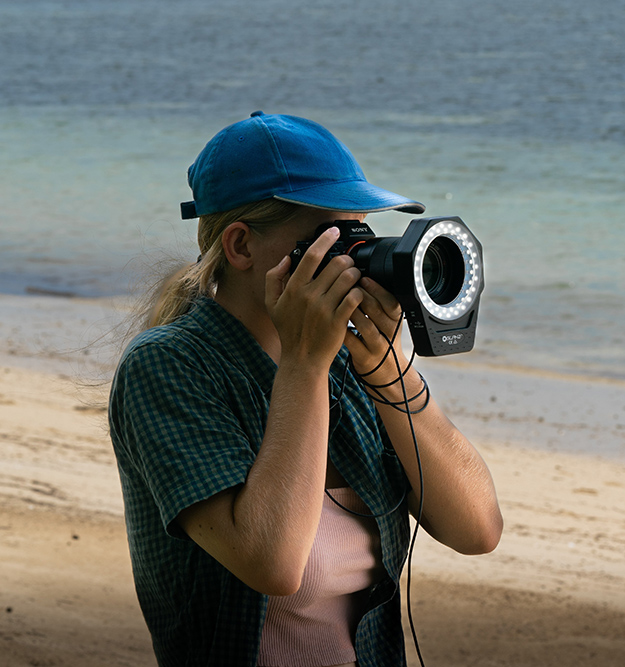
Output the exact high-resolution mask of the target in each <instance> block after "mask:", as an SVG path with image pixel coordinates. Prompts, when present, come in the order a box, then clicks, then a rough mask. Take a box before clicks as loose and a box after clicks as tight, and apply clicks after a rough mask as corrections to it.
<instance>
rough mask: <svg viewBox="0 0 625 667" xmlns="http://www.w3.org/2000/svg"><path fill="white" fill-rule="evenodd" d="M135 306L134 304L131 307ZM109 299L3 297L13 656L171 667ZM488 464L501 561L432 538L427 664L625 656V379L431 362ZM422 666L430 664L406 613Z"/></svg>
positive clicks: (3, 586)
mask: <svg viewBox="0 0 625 667" xmlns="http://www.w3.org/2000/svg"><path fill="white" fill-rule="evenodd" d="M121 309H122V311H123V307H122V308H121ZM119 312H120V306H119V304H117V305H115V304H112V303H111V302H108V301H104V300H102V301H80V300H74V299H61V298H51V297H42V296H39V297H35V296H31V297H16V296H15V297H13V296H7V295H0V498H1V502H0V665H2V666H5V665H6V667H26V666H44V665H45V666H46V667H48V666H67V667H104V666H105V665H106V666H107V667H112V666H126V665H127V666H129V667H130V666H133V667H137V666H154V665H155V664H156V663H155V660H154V658H153V656H152V654H151V650H150V639H149V636H148V633H147V630H146V629H145V626H144V624H143V620H142V617H141V614H140V611H139V608H138V604H137V602H136V599H135V594H134V589H133V583H132V576H131V572H130V562H129V556H128V550H127V545H126V538H125V530H124V522H123V506H122V500H121V491H120V486H119V480H118V477H117V470H116V466H115V460H114V456H113V453H112V450H111V447H110V443H109V440H108V436H107V432H106V419H105V411H104V410H103V408H102V406H101V401H102V398H103V397H104V396H105V395H106V384H103V385H101V386H100V387H98V388H95V389H88V388H86V385H85V383H84V379H85V378H86V377H87V376H94V375H99V376H102V377H106V374H107V372H109V370H110V359H111V354H112V352H111V350H110V349H109V348H107V347H106V346H101V347H91V348H85V347H83V346H84V345H85V344H86V343H88V342H89V341H90V340H93V339H95V338H96V337H97V336H98V335H99V332H103V331H106V330H107V329H110V327H111V326H112V323H114V321H116V319H118V318H119ZM420 368H421V369H422V370H423V373H424V375H426V376H427V377H428V380H429V382H430V385H431V387H432V390H433V392H434V394H435V395H436V396H437V398H438V400H439V401H440V402H441V404H442V405H443V406H444V407H445V408H446V409H447V411H448V413H449V414H450V416H451V418H452V419H453V420H454V421H455V422H456V423H457V424H458V425H459V426H460V427H461V428H462V429H463V430H464V431H465V432H466V433H467V434H468V435H469V437H470V438H471V439H472V441H473V442H474V443H475V444H476V446H477V447H478V449H479V451H480V452H481V454H482V455H483V457H484V458H485V459H486V461H487V463H488V464H489V466H490V468H491V471H492V473H493V476H494V478H495V482H496V485H497V488H498V492H499V498H500V503H501V507H502V511H503V514H504V518H505V522H506V527H505V531H504V535H503V538H502V541H501V544H500V545H499V547H498V548H497V549H496V550H495V551H494V552H493V553H492V554H489V555H487V556H479V557H466V556H460V555H457V554H455V553H453V552H451V551H450V550H449V549H446V548H445V547H442V546H441V545H439V544H437V543H435V542H434V541H433V540H431V539H430V538H429V537H428V536H427V535H426V534H425V533H422V532H420V533H419V535H418V539H417V546H416V550H415V554H414V558H413V562H412V576H413V580H412V591H411V604H412V609H413V614H414V620H415V625H416V629H417V633H418V636H419V642H420V647H421V651H422V654H423V658H424V661H425V664H426V665H428V667H433V666H436V667H452V666H453V667H456V666H458V667H459V666H461V665H462V666H469V665H470V666H491V665H492V666H497V665H502V666H508V665H509V666H515V667H521V666H523V667H525V666H528V667H529V666H530V665H532V666H535V665H541V666H545V667H550V666H552V665H553V666H556V665H557V666H558V667H562V666H563V665H566V666H567V667H574V666H576V665H580V666H581V665H598V666H600V667H609V666H615V667H616V666H619V667H620V666H622V665H623V664H625V407H624V406H625V383H621V382H617V381H606V380H602V379H599V378H597V379H590V378H575V377H570V376H558V375H554V374H542V373H538V372H536V371H527V370H524V369H521V368H493V367H489V366H487V365H484V364H483V363H481V362H479V361H467V360H463V359H461V358H458V359H446V360H427V361H422V360H420ZM406 636H407V647H408V651H409V655H410V661H409V664H410V665H411V667H412V666H416V665H418V661H417V658H416V655H415V650H414V646H413V644H412V639H411V637H410V631H409V628H408V623H407V621H406Z"/></svg>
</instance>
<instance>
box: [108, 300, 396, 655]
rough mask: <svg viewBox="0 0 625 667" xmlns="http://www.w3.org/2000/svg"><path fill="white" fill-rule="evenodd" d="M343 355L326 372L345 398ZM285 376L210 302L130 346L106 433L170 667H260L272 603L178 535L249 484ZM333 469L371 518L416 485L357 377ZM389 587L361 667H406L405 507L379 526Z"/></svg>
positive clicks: (335, 421)
mask: <svg viewBox="0 0 625 667" xmlns="http://www.w3.org/2000/svg"><path fill="white" fill-rule="evenodd" d="M346 358H347V352H346V350H342V351H341V353H340V354H339V355H338V356H337V359H336V360H335V362H334V364H333V365H332V369H331V372H330V390H331V393H332V395H333V397H336V396H338V395H339V387H340V385H341V379H342V377H343V372H344V369H345V363H346ZM275 372H276V365H275V364H274V362H273V361H272V360H271V359H270V358H269V356H268V355H267V354H266V353H265V352H264V351H263V350H262V348H261V347H260V346H259V345H258V343H257V342H256V340H255V339H254V338H253V337H252V336H251V334H250V333H249V332H248V331H247V330H246V329H245V328H244V327H243V326H242V325H241V324H240V322H238V320H236V319H235V318H234V317H232V316H231V315H230V314H229V313H227V312H226V311H225V310H224V309H222V308H221V307H220V306H218V305H217V304H216V303H214V302H213V301H212V300H210V299H208V298H201V299H199V300H198V302H197V303H196V305H195V306H194V308H193V309H192V310H191V312H190V313H188V314H187V315H185V316H183V317H181V318H179V319H178V320H177V321H176V322H174V323H173V324H169V325H167V326H163V327H155V328H153V329H149V330H148V331H145V332H144V333H142V334H141V335H139V336H138V337H137V338H135V340H134V341H132V343H131V344H130V345H129V346H128V348H127V349H126V351H125V352H124V354H123V356H122V359H121V361H120V364H119V367H118V369H117V373H116V375H115V379H114V381H113V386H112V390H111V397H110V406H109V422H110V429H111V439H112V442H113V446H114V449H115V454H116V456H117V462H118V467H119V473H120V478H121V483H122V490H123V494H124V503H125V508H126V524H127V532H128V541H129V545H130V554H131V558H132V566H133V572H134V578H135V585H136V590H137V595H138V598H139V602H140V604H141V608H142V611H143V614H144V616H145V620H146V622H147V625H148V627H149V629H150V632H151V634H152V640H153V644H154V650H155V653H156V656H157V659H158V662H159V665H161V666H162V667H181V666H183V665H184V666H187V667H208V666H215V667H238V666H241V667H243V666H250V667H252V666H254V665H256V660H257V654H258V648H259V644H260V637H261V632H262V627H263V622H264V615H265V610H266V605H267V598H266V596H264V595H261V594H260V593H257V592H256V591H254V590H252V589H250V588H249V587H248V586H246V585H245V584H243V583H242V582H241V581H239V580H238V579H237V578H236V577H234V576H233V575H232V574H231V573H230V572H229V571H228V570H227V569H225V568H224V567H223V566H222V565H220V564H219V563H218V562H217V561H216V560H214V559H213V558H212V557H211V556H210V555H208V554H207V553H206V552H205V551H203V550H202V549H201V548H199V547H198V546H197V545H196V544H195V543H194V542H192V541H191V540H190V539H188V538H187V536H186V535H185V534H184V533H183V532H182V531H181V530H180V528H179V527H178V525H177V523H176V517H177V516H178V514H179V513H180V512H181V510H183V509H184V508H186V507H189V506H190V505H192V504H194V503H196V502H198V501H201V500H204V499H206V498H209V497H211V496H212V495H214V494H216V493H218V492H220V491H222V490H224V489H227V488H230V487H233V486H235V485H237V484H242V483H244V482H245V479H246V476H247V473H248V471H249V469H250V467H251V466H252V464H253V463H254V459H255V456H256V454H257V452H258V449H259V447H260V445H261V442H262V439H263V432H264V429H265V424H266V420H267V414H268V409H269V401H270V398H271V388H272V383H273V379H274V376H275ZM329 452H330V457H331V459H332V461H333V462H334V464H335V465H336V467H337V468H338V470H339V471H340V472H341V474H342V475H343V476H344V477H345V479H346V480H347V482H348V484H350V486H352V488H353V489H354V490H355V491H356V492H357V493H358V494H359V496H360V497H361V498H362V499H363V501H364V502H365V503H366V504H367V505H368V507H369V509H370V510H371V512H372V513H373V514H382V513H384V512H387V511H388V510H389V509H390V508H392V507H394V506H395V505H396V504H397V503H398V502H399V499H401V497H402V496H403V495H405V490H406V488H407V480H406V478H405V475H404V472H403V469H402V467H401V465H400V463H399V461H398V459H397V457H396V455H395V454H394V452H393V449H392V446H391V445H390V443H389V442H388V436H387V435H386V432H385V431H384V428H383V426H382V424H381V422H380V420H379V418H378V416H377V412H376V410H375V407H374V405H373V404H372V402H371V401H370V400H369V399H368V398H367V396H366V395H365V394H364V393H363V391H362V390H361V388H360V387H359V386H358V385H357V383H356V381H355V380H354V378H353V377H352V375H351V374H350V373H349V372H348V373H347V378H346V383H345V389H344V392H343V394H342V396H341V397H340V401H339V402H338V404H337V405H335V406H334V407H333V409H332V411H331V427H330V442H329ZM378 526H379V529H380V535H381V539H382V557H383V562H384V565H385V568H386V576H385V578H384V579H383V580H382V581H381V582H380V583H378V584H377V585H376V586H375V587H374V588H373V589H372V590H371V594H370V604H369V611H368V612H367V613H366V614H365V616H364V617H363V619H362V621H361V623H360V625H359V627H358V631H357V637H356V653H357V656H358V664H359V667H384V666H388V667H398V666H401V665H403V664H405V654H404V639H403V633H402V628H401V622H400V605H399V585H398V581H399V576H400V572H401V569H402V566H403V563H404V560H405V557H406V552H407V546H408V540H409V524H408V512H407V503H406V502H405V501H404V502H403V503H402V505H401V506H400V508H399V509H398V510H397V511H395V512H393V513H391V514H390V515H389V516H386V517H382V518H379V519H378Z"/></svg>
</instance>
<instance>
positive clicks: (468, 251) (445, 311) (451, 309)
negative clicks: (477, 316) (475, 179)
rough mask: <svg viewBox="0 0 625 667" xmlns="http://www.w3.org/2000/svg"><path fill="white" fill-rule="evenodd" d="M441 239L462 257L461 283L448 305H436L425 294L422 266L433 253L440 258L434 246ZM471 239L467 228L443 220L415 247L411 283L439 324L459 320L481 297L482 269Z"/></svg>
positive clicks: (427, 291) (426, 291)
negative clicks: (446, 241)
mask: <svg viewBox="0 0 625 667" xmlns="http://www.w3.org/2000/svg"><path fill="white" fill-rule="evenodd" d="M441 238H443V239H449V240H450V241H451V242H453V243H454V244H455V248H456V249H457V252H459V253H460V254H461V255H462V259H463V262H464V271H463V275H462V283H461V285H460V286H459V289H457V290H454V292H455V293H456V296H455V297H454V298H453V299H452V300H451V301H449V302H448V303H437V301H435V300H434V299H433V298H432V295H431V293H432V289H431V288H430V289H429V290H428V288H427V287H426V280H425V279H424V268H425V267H424V262H425V261H426V259H427V258H428V255H431V254H433V253H435V254H436V255H439V252H438V250H437V249H436V246H435V245H433V244H435V243H436V241H438V240H439V239H441ZM472 239H473V237H472V235H471V234H470V233H468V231H467V229H466V228H463V227H461V226H460V225H458V224H456V223H454V222H452V221H448V220H444V221H442V222H438V223H436V224H435V225H433V226H432V227H430V229H428V231H427V232H426V233H425V234H424V236H423V238H422V239H421V241H420V243H419V245H418V247H417V250H416V253H415V258H414V281H415V287H416V290H417V294H418V296H419V300H420V301H421V303H422V305H423V307H424V308H425V309H426V310H427V311H428V312H429V313H430V314H431V315H432V316H433V317H435V318H437V319H439V320H443V321H449V320H455V319H458V318H459V317H462V316H463V315H464V314H465V313H466V312H467V311H468V310H469V309H470V308H471V306H472V305H473V304H474V302H475V300H476V299H477V297H478V296H479V294H480V290H479V286H480V284H481V281H482V266H481V264H480V258H479V255H478V253H477V248H476V246H475V243H474V242H473V240H472ZM439 243H440V242H439ZM437 263H438V262H437ZM442 278H443V280H445V279H446V278H445V276H443V277H442Z"/></svg>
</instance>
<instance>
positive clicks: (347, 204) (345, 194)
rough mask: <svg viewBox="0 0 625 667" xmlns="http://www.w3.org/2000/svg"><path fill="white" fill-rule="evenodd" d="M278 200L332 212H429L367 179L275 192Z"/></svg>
mask: <svg viewBox="0 0 625 667" xmlns="http://www.w3.org/2000/svg"><path fill="white" fill-rule="evenodd" d="M274 199H280V200H282V201H288V202H291V203H293V204H302V205H304V206H310V207H312V208H320V209H325V210H328V211H351V212H353V213H376V212H378V211H392V210H397V211H402V212H404V213H423V212H424V211H425V206H424V205H423V204H421V202H418V201H413V200H412V199H408V198H407V197H402V196H401V195H398V194H395V193H394V192H389V191H388V190H384V189H383V188H379V187H378V186H377V185H372V184H371V183H368V182H367V181H348V182H345V181H343V182H340V183H325V184H323V185H317V186H315V187H313V188H305V189H303V190H296V191H295V192H287V193H284V194H282V193H281V194H279V195H274Z"/></svg>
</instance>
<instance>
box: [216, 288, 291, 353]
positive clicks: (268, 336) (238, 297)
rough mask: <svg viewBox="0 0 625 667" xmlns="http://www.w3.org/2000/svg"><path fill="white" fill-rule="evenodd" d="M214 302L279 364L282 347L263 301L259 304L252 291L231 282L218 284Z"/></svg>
mask: <svg viewBox="0 0 625 667" xmlns="http://www.w3.org/2000/svg"><path fill="white" fill-rule="evenodd" d="M214 298H215V301H216V302H217V303H218V304H219V305H220V306H221V307H222V308H224V309H225V310H227V311H228V312H229V313H230V314H231V315H233V316H234V317H236V318H237V319H238V320H239V321H240V322H241V324H243V326H244V327H245V328H246V329H247V330H248V331H249V332H250V333H251V334H252V336H254V338H255V339H256V341H257V342H258V344H259V345H260V346H261V347H262V348H263V350H265V352H266V353H267V354H268V355H269V356H270V357H271V358H272V359H273V360H274V361H275V362H276V364H279V363H280V353H281V350H282V346H281V344H280V337H279V336H278V332H277V330H276V328H275V326H274V324H273V322H272V321H271V318H270V317H269V313H268V312H267V309H266V308H265V304H264V301H263V302H262V303H261V301H260V299H259V298H258V296H257V295H256V294H255V293H254V290H252V289H249V287H248V286H236V287H235V286H234V285H233V284H232V281H228V282H226V283H225V284H224V283H220V284H219V285H218V286H217V290H216V292H215V297H214Z"/></svg>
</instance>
